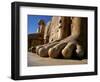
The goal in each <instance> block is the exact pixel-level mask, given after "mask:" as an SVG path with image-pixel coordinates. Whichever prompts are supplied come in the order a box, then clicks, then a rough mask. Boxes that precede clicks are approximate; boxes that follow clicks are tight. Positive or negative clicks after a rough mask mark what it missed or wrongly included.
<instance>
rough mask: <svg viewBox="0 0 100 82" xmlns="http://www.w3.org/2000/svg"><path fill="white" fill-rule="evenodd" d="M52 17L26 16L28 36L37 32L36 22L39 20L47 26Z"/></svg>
mask: <svg viewBox="0 0 100 82" xmlns="http://www.w3.org/2000/svg"><path fill="white" fill-rule="evenodd" d="M51 18H52V16H45V15H28V34H30V33H35V32H37V29H38V27H39V26H38V21H39V20H40V19H42V20H44V21H45V23H46V24H47V23H48V21H50V20H51Z"/></svg>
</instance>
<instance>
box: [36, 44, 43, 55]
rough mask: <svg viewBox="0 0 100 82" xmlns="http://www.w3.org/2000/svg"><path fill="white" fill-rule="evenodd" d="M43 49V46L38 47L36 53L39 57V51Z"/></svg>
mask: <svg viewBox="0 0 100 82" xmlns="http://www.w3.org/2000/svg"><path fill="white" fill-rule="evenodd" d="M42 47H43V45H40V46H37V47H36V53H37V55H39V53H38V52H39V49H40V48H42Z"/></svg>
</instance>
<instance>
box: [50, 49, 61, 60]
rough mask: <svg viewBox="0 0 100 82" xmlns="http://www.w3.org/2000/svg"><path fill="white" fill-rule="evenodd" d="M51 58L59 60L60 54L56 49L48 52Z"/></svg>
mask: <svg viewBox="0 0 100 82" xmlns="http://www.w3.org/2000/svg"><path fill="white" fill-rule="evenodd" d="M48 54H49V57H51V58H57V57H58V55H59V54H57V50H56V48H50V49H49V51H48Z"/></svg>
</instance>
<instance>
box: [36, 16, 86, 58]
mask: <svg viewBox="0 0 100 82" xmlns="http://www.w3.org/2000/svg"><path fill="white" fill-rule="evenodd" d="M40 27H41V26H40ZM41 28H43V29H44V25H43V26H42V27H41ZM43 29H42V30H43ZM43 33H44V35H43V40H44V43H45V44H43V45H39V46H37V47H36V53H37V54H38V55H39V56H42V57H47V56H50V57H52V58H58V57H59V56H63V57H64V58H71V57H72V55H73V54H74V55H77V56H79V57H80V58H82V57H83V56H84V55H85V54H86V56H87V18H85V17H62V16H53V17H52V20H51V21H50V22H49V23H48V24H47V26H46V28H45V29H44V32H43Z"/></svg>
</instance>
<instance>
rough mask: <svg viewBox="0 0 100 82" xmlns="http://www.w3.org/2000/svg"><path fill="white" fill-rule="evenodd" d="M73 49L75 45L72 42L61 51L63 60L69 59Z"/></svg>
mask: <svg viewBox="0 0 100 82" xmlns="http://www.w3.org/2000/svg"><path fill="white" fill-rule="evenodd" d="M74 48H75V44H74V43H72V42H69V43H68V44H67V45H66V46H65V48H64V49H63V50H62V55H63V57H64V58H71V56H72V54H73V50H74Z"/></svg>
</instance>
